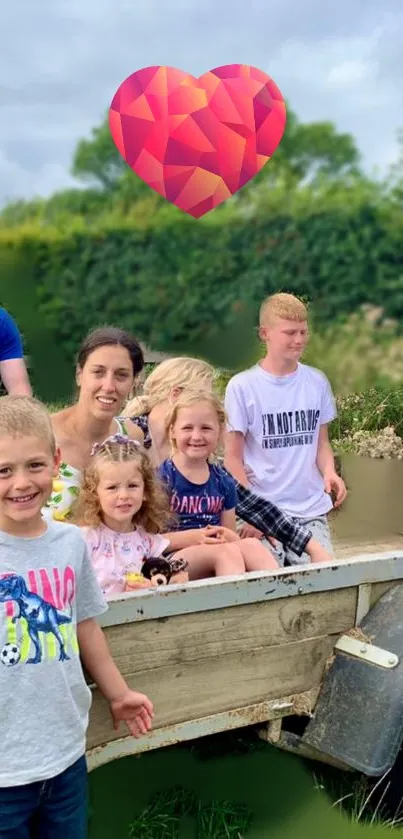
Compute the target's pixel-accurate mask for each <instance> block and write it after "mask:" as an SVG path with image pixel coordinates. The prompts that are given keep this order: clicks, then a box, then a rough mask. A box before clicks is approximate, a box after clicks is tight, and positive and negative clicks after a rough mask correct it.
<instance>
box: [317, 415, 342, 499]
mask: <svg viewBox="0 0 403 839" xmlns="http://www.w3.org/2000/svg"><path fill="white" fill-rule="evenodd" d="M316 464H317V467H318V469H319V472H321V474H322V476H323V480H324V482H325V492H329V493H330V492H332V491H334V492H335V493H336V499H335V502H334V506H335V507H340V505H341V504H342V503H343V501H345V499H346V496H347V489H346V485H345V483H344V481H343V479H342V478H340V476H339V475H338V474H337V472H336V467H335V463H334V455H333V451H332V447H331V445H330V440H329V432H328V427H327V424H325V425H321V427H320V429H319V441H318V453H317V456H316Z"/></svg>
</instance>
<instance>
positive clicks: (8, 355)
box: [0, 308, 32, 396]
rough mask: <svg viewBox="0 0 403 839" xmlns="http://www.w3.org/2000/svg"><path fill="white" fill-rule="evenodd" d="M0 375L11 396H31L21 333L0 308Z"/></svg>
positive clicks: (9, 316) (7, 314)
mask: <svg viewBox="0 0 403 839" xmlns="http://www.w3.org/2000/svg"><path fill="white" fill-rule="evenodd" d="M0 377H1V379H2V382H3V385H4V387H5V389H6V391H7V392H8V393H9V394H11V395H12V396H15V395H17V396H32V388H31V385H30V381H29V377H28V372H27V368H26V365H25V361H24V353H23V348H22V340H21V335H20V332H19V329H18V326H17V324H16V323H15V321H14V320H13V318H12V317H11V315H9V313H8V312H7V311H6V310H5V309H2V308H0Z"/></svg>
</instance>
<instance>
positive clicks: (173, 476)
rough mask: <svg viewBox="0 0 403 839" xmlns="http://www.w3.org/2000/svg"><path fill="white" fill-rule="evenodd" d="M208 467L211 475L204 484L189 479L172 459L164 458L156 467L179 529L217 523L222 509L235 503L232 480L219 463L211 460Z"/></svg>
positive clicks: (235, 497) (227, 508)
mask: <svg viewBox="0 0 403 839" xmlns="http://www.w3.org/2000/svg"><path fill="white" fill-rule="evenodd" d="M209 469H210V477H209V479H208V480H207V481H206V482H205V483H204V484H194V483H192V482H191V481H189V480H188V479H187V478H185V476H184V475H182V473H181V472H179V470H178V469H177V468H176V466H175V464H174V463H173V462H172V460H165V461H164V462H163V463H162V464H161V466H160V467H159V469H158V474H159V476H160V478H161V479H162V481H163V483H164V484H165V485H166V487H167V489H168V490H169V494H170V499H171V510H172V512H173V513H175V515H176V516H177V519H178V525H177V527H178V529H179V530H191V529H192V528H200V527H207V525H208V524H211V525H218V524H220V523H221V513H222V512H223V510H233V509H234V507H236V505H237V493H236V486H235V481H234V480H233V479H232V478H231V476H230V475H228V473H227V472H225V470H224V469H222V468H221V467H220V466H217V465H215V464H211V463H210V464H209Z"/></svg>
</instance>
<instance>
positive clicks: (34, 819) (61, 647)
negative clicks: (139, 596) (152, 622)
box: [0, 396, 153, 839]
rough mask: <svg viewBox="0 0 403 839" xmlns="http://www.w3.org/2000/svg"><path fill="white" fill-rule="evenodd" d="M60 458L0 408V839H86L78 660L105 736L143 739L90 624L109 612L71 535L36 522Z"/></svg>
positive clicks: (74, 532) (34, 415)
mask: <svg viewBox="0 0 403 839" xmlns="http://www.w3.org/2000/svg"><path fill="white" fill-rule="evenodd" d="M58 460H59V455H58V452H57V451H56V445H55V440H54V437H53V432H52V427H51V423H50V418H49V415H48V413H47V411H46V409H45V408H44V406H43V405H41V403H39V402H37V401H36V400H34V399H31V398H29V397H19V396H5V397H2V398H0V743H1V746H0V839H11V837H13V839H19V838H20V837H21V839H28V837H29V839H54V837H56V836H60V837H63V839H84V838H85V837H86V835H87V772H86V763H85V741H86V731H87V726H88V715H89V710H90V706H91V691H90V690H89V688H88V686H87V684H86V681H85V678H84V675H83V670H82V667H81V663H80V656H81V659H82V660H83V662H84V665H85V667H86V668H87V670H88V671H89V673H90V675H91V677H92V678H93V679H94V681H95V682H96V683H97V684H98V687H99V689H100V690H101V691H102V693H103V695H104V696H105V698H106V699H107V700H108V701H109V703H110V709H111V714H112V718H113V720H114V723H115V725H118V724H119V722H120V721H125V722H126V724H127V726H128V728H129V730H130V731H131V733H132V734H133V735H134V736H139V735H141V734H144V733H146V732H147V731H148V730H149V729H150V728H151V720H152V716H153V706H152V703H151V702H150V700H149V699H148V698H147V697H146V696H144V694H141V693H137V692H135V691H132V690H130V689H129V687H128V686H127V684H126V682H125V681H124V679H123V677H122V676H121V674H120V672H119V670H118V669H117V667H116V665H115V664H114V662H113V659H112V657H111V655H110V652H109V649H108V647H107V644H106V641H105V638H104V635H103V632H102V630H101V628H100V627H99V625H98V623H97V622H96V620H95V618H96V616H98V615H100V614H102V613H103V612H104V611H106V609H107V605H106V603H105V600H104V598H103V595H102V593H101V591H100V588H99V586H98V583H97V581H96V578H95V575H94V572H93V570H92V566H91V562H90V559H89V556H88V554H87V548H86V546H85V543H84V540H83V538H82V536H81V533H80V531H79V529H78V528H76V527H75V526H74V525H70V524H62V523H60V522H53V521H51V522H45V521H44V519H43V518H42V514H41V510H42V508H43V507H44V504H45V502H46V501H47V499H48V498H49V496H50V493H51V491H52V481H53V477H54V476H55V475H57V469H58Z"/></svg>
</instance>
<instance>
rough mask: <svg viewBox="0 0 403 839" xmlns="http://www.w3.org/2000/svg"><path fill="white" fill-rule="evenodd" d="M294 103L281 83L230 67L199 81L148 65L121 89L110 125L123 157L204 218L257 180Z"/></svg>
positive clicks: (179, 204)
mask: <svg viewBox="0 0 403 839" xmlns="http://www.w3.org/2000/svg"><path fill="white" fill-rule="evenodd" d="M285 124H286V106H285V102H284V99H283V97H282V95H281V93H280V91H279V89H278V87H277V85H276V84H275V83H274V82H273V80H272V79H271V78H270V77H269V76H267V75H266V73H263V72H262V71H261V70H258V69H256V68H255V67H250V66H248V65H245V64H229V65H227V66H224V67H217V68H216V69H215V70H209V72H208V73H205V74H204V75H203V76H200V78H199V79H195V78H194V77H193V76H191V75H190V74H189V73H184V72H183V71H182V70H176V69H175V68H173V67H165V66H155V67H144V68H143V69H142V70H138V71H137V72H136V73H133V74H132V75H131V76H129V77H128V78H127V79H125V81H124V82H122V84H121V85H120V87H119V88H118V90H117V92H116V93H115V95H114V97H113V100H112V103H111V106H110V109H109V127H110V131H111V134H112V138H113V141H114V143H115V145H116V147H117V148H118V150H119V152H120V154H121V155H122V157H123V158H124V160H125V161H126V163H127V164H128V165H129V166H130V168H131V169H132V170H133V171H134V172H136V174H137V175H138V176H139V177H140V178H141V179H142V180H143V181H145V183H147V184H148V186H150V187H151V188H152V189H154V190H155V191H156V192H158V193H159V194H160V195H162V196H163V197H164V198H166V199H167V201H170V202H171V203H172V204H175V206H176V207H179V209H181V210H183V211H184V212H185V213H188V214H189V215H191V216H193V218H200V217H201V216H203V215H205V214H206V213H208V212H210V210H213V209H214V208H215V207H218V205H219V204H222V202H223V201H226V200H227V199H228V198H230V197H231V195H234V193H235V192H237V191H238V190H239V189H241V187H243V186H244V185H245V184H246V183H248V181H250V180H251V179H252V178H253V177H254V176H255V175H256V174H257V173H258V172H259V171H260V169H262V167H263V166H264V165H265V163H267V161H268V160H269V159H270V157H271V156H272V155H273V153H274V152H275V150H276V148H277V146H278V145H279V143H280V141H281V138H282V136H283V134H284V130H285Z"/></svg>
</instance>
